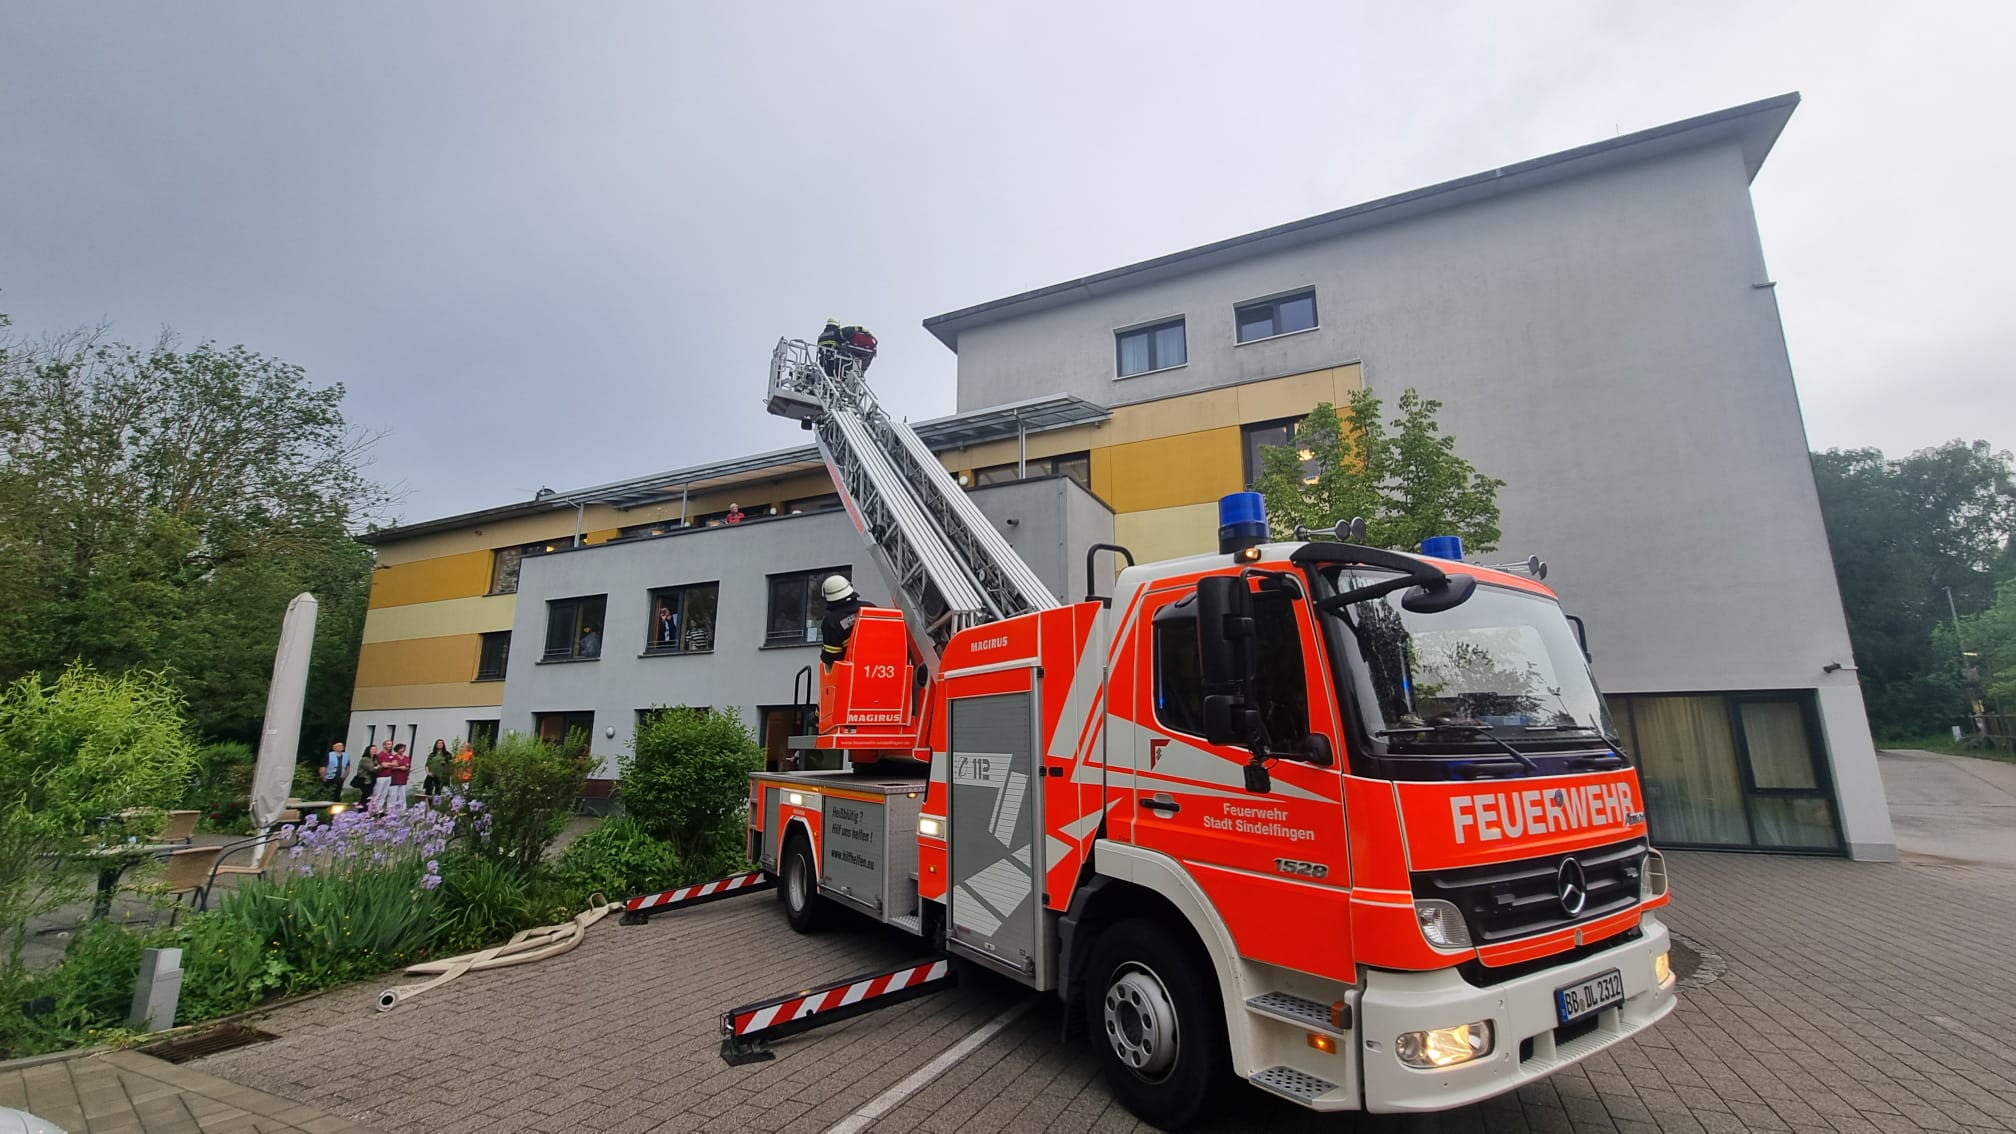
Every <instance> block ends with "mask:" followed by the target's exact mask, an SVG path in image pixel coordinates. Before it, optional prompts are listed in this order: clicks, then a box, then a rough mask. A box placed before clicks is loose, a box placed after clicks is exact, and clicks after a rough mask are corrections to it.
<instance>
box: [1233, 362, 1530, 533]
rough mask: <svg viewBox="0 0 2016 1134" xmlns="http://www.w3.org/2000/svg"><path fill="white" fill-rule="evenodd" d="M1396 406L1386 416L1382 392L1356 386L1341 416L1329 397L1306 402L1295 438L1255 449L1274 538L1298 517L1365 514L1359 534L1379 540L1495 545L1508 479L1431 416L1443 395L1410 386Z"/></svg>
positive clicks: (1319, 522) (1313, 519)
mask: <svg viewBox="0 0 2016 1134" xmlns="http://www.w3.org/2000/svg"><path fill="white" fill-rule="evenodd" d="M1397 408H1398V410H1399V417H1398V418H1397V419H1396V420H1395V421H1393V422H1391V423H1390V425H1389V423H1387V422H1386V421H1384V420H1382V418H1381V405H1380V401H1379V398H1378V397H1377V396H1375V395H1374V394H1373V393H1372V391H1370V390H1358V391H1355V392H1354V393H1352V395H1351V398H1350V401H1349V402H1348V403H1347V404H1346V405H1345V407H1344V412H1343V413H1342V414H1341V415H1340V414H1339V413H1338V412H1337V407H1335V406H1334V405H1332V404H1330V403H1329V402H1324V403H1321V404H1320V405H1318V406H1317V407H1316V408H1315V409H1314V410H1311V411H1310V413H1309V416H1308V417H1305V418H1303V419H1302V421H1301V423H1300V424H1299V425H1297V426H1296V429H1295V442H1294V444H1293V445H1292V446H1278V447H1270V448H1267V449H1264V450H1262V451H1261V454H1260V460H1261V468H1262V472H1261V476H1260V480H1259V482H1258V483H1256V484H1255V485H1254V488H1255V489H1256V490H1257V491H1259V493H1260V494H1261V495H1262V496H1263V497H1265V498H1266V501H1267V514H1268V517H1269V519H1270V520H1271V522H1272V524H1273V528H1274V534H1275V535H1276V536H1277V537H1280V538H1284V539H1285V538H1288V537H1289V536H1290V535H1292V534H1293V532H1294V529H1295V527H1296V525H1298V524H1300V525H1305V526H1307V527H1310V528H1327V527H1330V526H1331V525H1333V524H1335V523H1336V522H1337V521H1339V520H1348V519H1352V518H1354V517H1363V518H1364V520H1365V530H1366V539H1367V540H1368V541H1369V542H1371V543H1373V544H1375V545H1378V546H1382V547H1406V548H1412V547H1417V546H1419V545H1420V543H1421V541H1422V540H1424V539H1427V538H1428V537H1429V536H1435V535H1457V536H1461V537H1463V543H1464V547H1465V548H1466V549H1467V550H1470V551H1478V552H1485V551H1493V550H1496V549H1497V547H1498V540H1499V538H1500V532H1499V531H1498V490H1499V489H1500V488H1503V487H1504V486H1505V482H1504V481H1502V480H1497V479H1494V478H1492V477H1488V476H1485V475H1484V474H1482V473H1480V472H1478V471H1477V469H1476V468H1475V467H1474V466H1472V465H1471V464H1470V462H1468V461H1466V460H1464V459H1463V458H1462V457H1461V456H1458V455H1457V453H1456V439H1455V438H1454V437H1451V436H1448V435H1447V434H1444V433H1442V432H1441V427H1440V426H1439V425H1438V424H1437V423H1436V421H1435V415H1436V414H1437V413H1438V412H1439V411H1440V410H1441V408H1442V403H1441V402H1439V401H1436V400H1435V399H1433V398H1423V397H1422V396H1421V395H1420V394H1419V393H1417V392H1416V391H1414V390H1413V389H1411V388H1410V389H1408V390H1406V391H1405V392H1404V393H1402V394H1401V395H1400V400H1399V402H1398V403H1397ZM1304 454H1307V455H1306V456H1305V455H1304Z"/></svg>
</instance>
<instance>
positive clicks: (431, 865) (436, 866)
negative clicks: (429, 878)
mask: <svg viewBox="0 0 2016 1134" xmlns="http://www.w3.org/2000/svg"><path fill="white" fill-rule="evenodd" d="M440 871H441V864H440V863H439V862H437V861H436V860H434V859H431V858H430V859H428V860H427V873H429V874H438V873H440Z"/></svg>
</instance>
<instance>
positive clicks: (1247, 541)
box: [1218, 492, 1267, 555]
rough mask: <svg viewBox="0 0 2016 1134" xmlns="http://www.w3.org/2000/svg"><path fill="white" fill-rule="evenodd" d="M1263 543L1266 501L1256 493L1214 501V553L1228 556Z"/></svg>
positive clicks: (1264, 541) (1265, 539)
mask: <svg viewBox="0 0 2016 1134" xmlns="http://www.w3.org/2000/svg"><path fill="white" fill-rule="evenodd" d="M1266 542H1267V502H1266V501H1265V500H1264V499H1262V498H1261V496H1260V494H1259V493H1257V492H1234V493H1232V494H1231V495H1229V496H1221V497H1219V498H1218V550H1219V551H1220V552H1223V553H1225V554H1228V555H1229V554H1231V553H1232V552H1234V551H1238V550H1239V549H1240V548H1242V547H1253V546H1256V545H1258V544H1263V543H1266Z"/></svg>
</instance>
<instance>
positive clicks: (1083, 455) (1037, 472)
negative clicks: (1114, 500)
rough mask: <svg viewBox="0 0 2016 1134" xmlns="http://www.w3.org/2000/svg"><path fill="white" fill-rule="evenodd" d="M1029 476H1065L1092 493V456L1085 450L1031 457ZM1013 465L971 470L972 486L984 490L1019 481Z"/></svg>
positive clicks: (989, 466)
mask: <svg viewBox="0 0 2016 1134" xmlns="http://www.w3.org/2000/svg"><path fill="white" fill-rule="evenodd" d="M1028 468H1029V475H1030V476H1066V477H1070V478H1071V479H1072V480H1073V481H1074V482H1076V483H1077V485H1078V487H1080V488H1082V489H1084V490H1085V491H1087V492H1090V491H1092V454H1091V453H1090V452H1088V451H1086V450H1083V449H1081V450H1079V451H1078V452H1076V453H1063V454H1059V455H1058V456H1055V457H1031V458H1029V461H1028ZM1015 470H1016V466H1015V465H1014V464H1013V463H1010V464H1005V465H988V466H987V467H986V468H982V469H974V470H973V485H974V487H976V488H984V487H986V486H987V485H990V484H1007V483H1008V482H1009V481H1013V480H1020V479H1021V477H1019V476H1017V475H1016V472H1015Z"/></svg>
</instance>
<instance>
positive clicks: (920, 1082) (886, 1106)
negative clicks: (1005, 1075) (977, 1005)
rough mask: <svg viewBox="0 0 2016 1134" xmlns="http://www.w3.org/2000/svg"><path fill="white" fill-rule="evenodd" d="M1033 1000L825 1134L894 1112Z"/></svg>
mask: <svg viewBox="0 0 2016 1134" xmlns="http://www.w3.org/2000/svg"><path fill="white" fill-rule="evenodd" d="M1035 1005H1036V998H1035V997H1033V996H1032V997H1026V998H1024V999H1023V1001H1022V1003H1020V1004H1017V1005H1014V1006H1013V1007H1011V1008H1009V1009H1008V1010H1007V1011H1006V1012H1003V1013H1001V1014H1000V1015H999V1016H996V1017H994V1018H993V1019H991V1020H989V1021H987V1022H986V1023H984V1024H982V1025H980V1026H979V1027H977V1028H975V1029H973V1031H972V1032H971V1033H970V1034H969V1035H967V1037H966V1038H965V1039H962V1040H960V1041H959V1042H958V1043H955V1044H953V1045H952V1046H951V1047H948V1048H946V1049H945V1050H944V1051H943V1052H940V1053H939V1055H938V1058H936V1059H933V1060H932V1061H931V1062H929V1063H926V1064H925V1065H924V1066H922V1067H919V1068H918V1069H917V1070H915V1071H912V1072H911V1073H910V1075H909V1077H908V1078H906V1079H904V1080H903V1081H902V1082H900V1083H898V1084H896V1085H895V1086H893V1087H891V1088H889V1089H888V1090H886V1091H883V1092H882V1093H881V1094H879V1095H876V1096H875V1097H874V1098H872V1099H869V1100H868V1101H867V1102H866V1103H864V1104H862V1107H861V1109H860V1110H857V1111H855V1112H854V1113H853V1114H850V1115H848V1116H847V1117H846V1118H843V1119H841V1120H840V1121H838V1122H836V1123H834V1124H833V1125H831V1126H828V1127H827V1128H826V1134H859V1132H860V1131H862V1130H866V1129H868V1127H869V1125H870V1124H872V1123H873V1122H874V1121H875V1120H876V1119H878V1118H881V1117H882V1116H883V1115H885V1114H888V1113H889V1112H890V1111H892V1110H895V1109H896V1108H897V1107H898V1106H899V1105H901V1104H902V1102H903V1100H905V1099H907V1098H909V1097H910V1096H911V1095H914V1094H916V1093H917V1092H918V1091H921V1090H923V1089H924V1088H925V1086H926V1085H928V1084H929V1083H930V1082H931V1081H932V1080H933V1079H936V1078H937V1077H938V1076H940V1075H942V1074H944V1073H945V1072H946V1071H947V1070H948V1069H950V1068H951V1067H952V1065H953V1064H955V1063H957V1062H959V1061H960V1060H962V1059H964V1058H966V1057H967V1056H969V1055H971V1054H973V1052H974V1051H975V1050H976V1049H978V1048H979V1047H980V1046H981V1045H982V1044H984V1043H986V1042H987V1041H988V1040H990V1039H993V1038H994V1036H995V1034H996V1033H998V1032H999V1031H1000V1030H1001V1029H1003V1028H1005V1027H1007V1026H1008V1025H1010V1024H1012V1023H1014V1022H1015V1021H1016V1020H1018V1019H1020V1018H1021V1017H1022V1014H1023V1013H1024V1012H1027V1011H1028V1010H1029V1009H1031V1008H1033V1007H1035Z"/></svg>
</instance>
